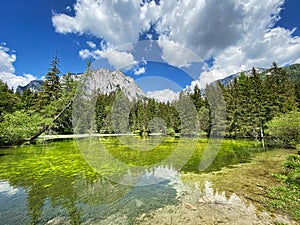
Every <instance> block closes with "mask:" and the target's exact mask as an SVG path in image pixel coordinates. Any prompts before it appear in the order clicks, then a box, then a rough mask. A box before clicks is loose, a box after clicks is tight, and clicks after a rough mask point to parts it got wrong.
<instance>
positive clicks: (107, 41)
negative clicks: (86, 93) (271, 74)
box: [0, 0, 300, 91]
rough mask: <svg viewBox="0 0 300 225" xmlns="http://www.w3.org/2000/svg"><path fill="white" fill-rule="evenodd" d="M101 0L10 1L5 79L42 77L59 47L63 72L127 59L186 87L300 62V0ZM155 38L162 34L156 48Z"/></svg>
mask: <svg viewBox="0 0 300 225" xmlns="http://www.w3.org/2000/svg"><path fill="white" fill-rule="evenodd" d="M97 2H99V4H97ZM101 2H102V1H97V0H81V1H76V0H27V1H23V0H10V1H2V3H1V9H0V10H1V13H0V26H1V29H0V43H1V48H0V53H1V54H0V79H2V80H4V81H5V82H7V83H8V84H9V85H10V86H16V85H18V84H21V85H24V83H26V82H28V81H29V80H31V79H35V78H41V77H42V76H44V75H45V74H46V73H47V69H48V68H49V64H50V62H51V59H52V57H53V56H54V54H55V53H56V52H57V53H58V57H59V58H60V60H61V64H60V69H61V72H62V73H66V72H69V71H70V72H75V73H79V72H83V71H84V69H85V62H86V61H87V60H88V59H92V60H93V61H96V63H95V64H94V65H95V66H96V67H104V66H107V67H110V68H111V69H120V68H123V67H125V66H127V68H126V69H123V71H124V72H125V73H127V74H129V75H131V76H132V77H134V78H135V79H138V80H141V79H142V78H145V77H147V76H155V77H162V78H165V80H166V81H170V82H169V83H172V82H175V83H176V84H178V85H179V86H180V87H185V86H186V85H190V84H192V85H195V84H198V85H200V86H201V85H202V86H203V85H204V84H205V83H207V82H211V81H213V80H215V79H220V78H223V77H224V76H226V75H229V74H231V73H235V72H238V71H241V70H244V69H250V68H251V67H252V66H259V67H269V66H270V65H271V63H272V62H273V61H276V62H278V63H279V64H280V65H286V64H291V63H295V62H300V39H299V36H300V30H299V28H298V27H299V26H300V24H299V23H300V16H299V9H300V1H298V0H287V1H283V0H270V1H268V2H267V3H262V2H260V1H258V0H249V1H246V0H239V1H237V0H228V1H220V0H212V1H192V0H185V1H171V0H169V1H168V0H164V1H163V0H161V1H156V3H159V4H156V3H155V2H153V1H150V3H145V4H144V5H143V6H141V5H140V4H139V2H140V1H138V0H128V1H120V0H119V1H117V0H113V1H107V2H106V3H103V2H102V3H101ZM104 2H105V1H104ZM243 2H244V3H243ZM242 3H243V4H242ZM246 3H247V4H246ZM279 17H281V19H279ZM293 29H295V30H294V31H293ZM291 31H293V32H291ZM142 40H148V41H147V42H145V44H137V42H139V41H142ZM149 40H154V41H156V42H155V43H154V50H152V51H151V52H150V53H149V52H147V50H145V49H147V48H148V47H149V46H150V45H151V47H153V46H152V45H153V43H152V42H151V41H149ZM124 44H127V45H125V47H124ZM137 46H138V47H137ZM147 61H149V62H148V63H147ZM150 61H151V62H150ZM208 62H209V63H208ZM128 65H129V66H128ZM199 77H200V79H199ZM201 78H202V80H201ZM193 80H194V81H193ZM144 81H146V80H145V79H144ZM148 81H149V80H148ZM148 81H147V82H148ZM147 82H146V83H147ZM161 82H162V81H161ZM161 82H159V81H158V80H157V79H154V78H153V82H152V84H151V85H150V83H149V86H148V88H147V84H143V85H144V89H147V90H146V91H154V90H155V87H152V86H153V85H154V84H155V83H157V84H159V85H158V86H157V89H165V88H168V87H167V85H165V86H164V85H162V83H161ZM167 83H168V82H167ZM170 89H173V90H174V91H177V90H176V88H172V85H171V86H170Z"/></svg>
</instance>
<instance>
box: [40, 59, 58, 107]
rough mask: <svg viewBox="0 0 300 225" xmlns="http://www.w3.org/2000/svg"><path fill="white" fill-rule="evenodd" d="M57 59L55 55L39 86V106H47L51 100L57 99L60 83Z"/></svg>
mask: <svg viewBox="0 0 300 225" xmlns="http://www.w3.org/2000/svg"><path fill="white" fill-rule="evenodd" d="M59 63H60V61H59V59H58V57H57V55H55V56H54V57H53V59H52V62H51V64H50V65H51V67H50V68H49V69H48V73H47V74H46V76H45V80H44V83H43V85H42V87H41V89H42V92H41V96H40V98H41V106H42V107H43V106H47V105H48V104H50V102H51V101H52V100H57V99H58V98H59V97H60V95H61V93H60V91H61V85H60V81H59V74H60V70H59Z"/></svg>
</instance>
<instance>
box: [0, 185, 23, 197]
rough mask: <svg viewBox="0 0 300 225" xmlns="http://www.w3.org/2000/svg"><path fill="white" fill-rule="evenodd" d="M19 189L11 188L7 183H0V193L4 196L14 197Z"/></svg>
mask: <svg viewBox="0 0 300 225" xmlns="http://www.w3.org/2000/svg"><path fill="white" fill-rule="evenodd" d="M18 191H19V189H17V188H13V187H12V186H10V184H9V183H8V182H7V181H2V182H0V193H1V194H4V195H9V196H12V195H15V194H17V193H18Z"/></svg>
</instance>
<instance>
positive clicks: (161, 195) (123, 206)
mask: <svg viewBox="0 0 300 225" xmlns="http://www.w3.org/2000/svg"><path fill="white" fill-rule="evenodd" d="M2 159H3V158H2ZM0 171H5V173H1V174H0V179H1V180H7V181H8V182H9V183H10V185H11V186H14V187H24V188H25V189H26V190H27V194H28V195H27V208H28V212H29V214H30V216H31V224H45V223H47V222H49V221H51V220H53V219H56V218H60V219H63V222H65V223H71V224H79V223H88V221H91V220H93V221H97V222H99V221H104V220H107V219H109V218H111V217H112V216H114V215H120V218H122V217H126V218H127V219H128V220H131V221H133V219H134V218H135V217H137V216H139V215H141V214H142V213H146V212H149V211H150V210H153V209H158V208H161V207H163V206H164V205H166V204H175V203H177V200H176V190H175V189H174V188H172V187H171V186H169V185H168V183H169V180H164V179H159V180H157V181H159V182H160V183H156V184H153V185H149V186H136V187H131V186H124V185H120V184H117V183H114V182H111V181H109V180H107V179H104V178H102V177H101V176H100V175H99V174H97V173H96V172H95V171H94V170H93V169H92V168H91V167H90V166H89V165H88V164H86V163H85V161H84V160H83V159H82V157H81V155H80V154H79V152H78V150H77V149H76V146H73V143H72V142H59V143H51V144H49V145H48V146H47V145H46V146H45V147H44V148H43V149H41V148H40V147H38V146H25V147H23V148H20V149H16V150H15V151H14V154H11V155H9V157H7V160H2V163H1V164H0ZM149 176H150V177H149ZM148 178H149V179H158V178H157V177H155V176H154V175H153V176H152V177H151V175H147V179H148ZM152 182H153V181H152ZM154 183H155V182H154ZM20 204H26V203H25V202H20Z"/></svg>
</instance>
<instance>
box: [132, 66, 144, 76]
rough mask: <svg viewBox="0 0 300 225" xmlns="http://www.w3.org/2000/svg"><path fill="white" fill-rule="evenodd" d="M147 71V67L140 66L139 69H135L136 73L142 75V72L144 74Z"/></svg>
mask: <svg viewBox="0 0 300 225" xmlns="http://www.w3.org/2000/svg"><path fill="white" fill-rule="evenodd" d="M145 72H146V69H145V67H139V68H138V69H136V70H135V71H134V75H137V76H138V75H141V74H144V73H145Z"/></svg>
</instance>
